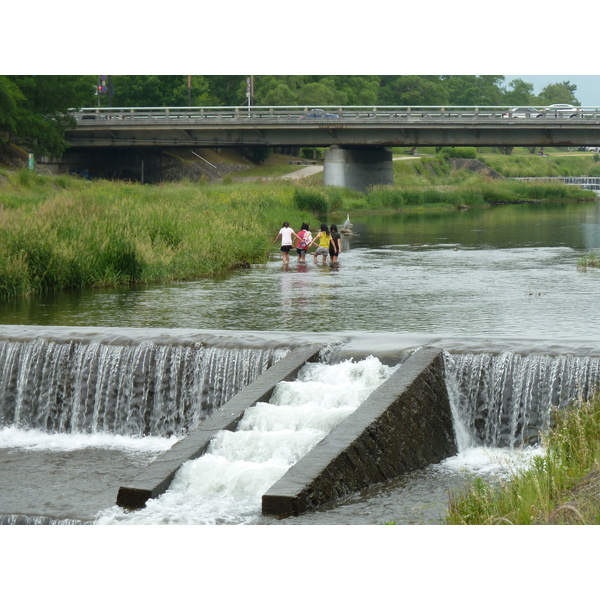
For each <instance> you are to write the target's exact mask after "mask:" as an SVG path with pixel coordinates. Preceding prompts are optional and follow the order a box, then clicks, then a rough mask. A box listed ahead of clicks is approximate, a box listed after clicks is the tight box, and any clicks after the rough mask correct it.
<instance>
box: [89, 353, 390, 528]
mask: <svg viewBox="0 0 600 600" xmlns="http://www.w3.org/2000/svg"><path fill="white" fill-rule="evenodd" d="M396 368H397V367H387V366H385V365H383V364H381V362H380V361H379V360H378V359H376V358H374V357H369V358H367V359H365V360H362V361H360V362H357V363H355V362H353V361H351V360H348V361H345V362H342V363H338V364H334V365H328V364H323V363H311V364H307V365H305V366H304V367H303V368H302V369H301V371H300V372H299V374H298V378H297V380H296V381H293V382H281V383H279V384H278V385H277V387H276V390H275V392H274V394H273V397H272V398H271V401H270V402H269V403H265V402H260V403H258V404H257V405H256V406H254V407H252V408H250V409H248V410H246V412H245V414H244V417H243V418H242V420H241V421H240V423H239V425H238V428H237V430H236V431H235V432H230V431H221V432H220V433H219V434H218V435H217V436H216V437H215V438H214V440H213V441H212V442H211V444H210V446H209V448H208V451H207V453H206V454H204V455H203V456H202V457H200V458H198V459H196V460H194V461H189V462H187V463H185V464H184V465H183V466H182V468H181V469H180V470H179V471H178V473H177V475H176V477H175V479H174V481H173V483H172V484H171V487H170V489H169V490H168V491H167V492H166V493H165V494H163V495H162V496H160V497H159V498H157V499H156V500H150V501H148V503H147V505H146V508H145V509H143V510H140V511H137V512H134V513H128V512H125V511H123V510H122V509H120V508H118V507H115V508H113V509H110V510H108V511H105V512H104V513H103V514H101V515H100V516H99V518H98V520H97V522H98V523H100V524H118V523H125V524H227V523H230V524H233V523H249V522H252V521H253V520H255V519H256V518H257V517H259V516H260V504H261V497H262V495H263V494H264V493H265V492H266V491H267V490H268V488H269V487H270V486H271V485H272V484H273V483H275V481H277V480H278V479H280V478H281V477H282V475H283V474H284V473H285V472H286V471H287V470H288V469H289V468H290V467H291V466H292V465H293V464H294V463H296V462H297V461H298V460H299V459H300V458H301V457H302V456H304V455H305V454H306V453H307V452H308V451H309V450H310V449H311V448H312V447H313V446H315V445H316V444H317V443H318V442H319V441H320V440H321V439H323V438H324V437H325V436H326V435H327V434H328V433H329V432H330V431H331V430H333V428H334V427H336V426H337V425H338V424H339V423H340V422H341V421H342V420H343V419H344V418H345V417H346V416H348V415H349V414H350V413H351V412H352V411H354V410H355V409H356V408H357V407H358V406H359V405H360V404H361V403H362V402H363V401H364V400H366V398H367V397H368V396H369V394H370V393H371V392H372V391H374V390H375V389H376V388H377V387H378V386H379V385H381V384H382V383H383V382H384V381H385V380H386V379H387V378H388V377H389V376H390V375H391V374H392V373H393V372H394V371H395V370H396Z"/></svg>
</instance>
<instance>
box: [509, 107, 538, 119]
mask: <svg viewBox="0 0 600 600" xmlns="http://www.w3.org/2000/svg"><path fill="white" fill-rule="evenodd" d="M541 114H542V113H541V111H540V110H538V109H537V108H533V106H515V107H514V108H509V109H508V112H507V113H503V114H502V118H503V119H535V118H537V117H539V116H540V115H541Z"/></svg>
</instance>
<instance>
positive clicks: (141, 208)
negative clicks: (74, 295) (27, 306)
mask: <svg viewBox="0 0 600 600" xmlns="http://www.w3.org/2000/svg"><path fill="white" fill-rule="evenodd" d="M28 177H29V176H28V175H27V176H25V177H24V178H23V180H22V181H25V185H19V182H18V181H17V182H16V183H14V182H11V184H10V185H9V186H3V187H2V188H0V203H1V204H2V205H3V206H4V208H3V209H2V210H1V211H0V235H1V236H2V240H3V243H2V244H1V245H0V298H8V297H11V296H15V295H23V294H30V293H36V292H41V291H45V290H57V289H63V288H74V287H104V286H117V285H125V284H129V283H132V282H138V283H144V282H162V281H171V280H183V279H192V278H199V277H204V276H207V275H214V274H218V273H222V272H224V271H227V270H229V269H232V268H235V267H240V266H246V265H249V264H252V263H259V262H264V261H266V259H267V257H268V254H269V252H271V251H272V250H273V246H272V239H273V237H274V235H275V232H276V231H278V230H279V228H280V227H281V223H282V222H283V221H284V220H287V221H290V222H294V223H295V222H297V227H299V226H300V223H301V222H302V221H306V220H309V218H310V216H311V215H310V213H309V212H307V211H304V210H299V209H298V208H297V207H296V206H295V204H294V202H293V190H294V188H293V187H292V186H289V185H270V186H259V185H255V186H253V185H220V186H198V185H195V184H189V183H188V184H168V185H159V186H154V187H150V186H143V185H136V184H123V183H112V182H107V181H97V182H84V184H81V183H80V182H78V181H74V182H73V183H71V182H70V181H68V179H69V178H66V179H65V178H63V179H61V180H60V181H61V184H60V185H57V184H55V182H54V181H52V179H51V178H43V177H41V178H39V179H40V181H39V182H37V181H36V182H34V183H31V182H30V181H29V179H28ZM34 185H36V186H39V188H40V189H41V190H42V191H43V192H44V193H43V194H42V195H41V197H35V199H34V197H33V196H31V195H30V191H31V187H32V186H34ZM5 188H7V189H5ZM7 198H8V205H7V203H6V199H7ZM313 220H314V217H313Z"/></svg>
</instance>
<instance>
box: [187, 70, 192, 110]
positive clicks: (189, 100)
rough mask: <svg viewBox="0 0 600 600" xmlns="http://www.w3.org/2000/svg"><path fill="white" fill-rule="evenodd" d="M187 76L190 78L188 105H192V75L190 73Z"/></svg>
mask: <svg viewBox="0 0 600 600" xmlns="http://www.w3.org/2000/svg"><path fill="white" fill-rule="evenodd" d="M187 78H188V81H187V92H188V106H191V105H192V76H191V75H188V76H187Z"/></svg>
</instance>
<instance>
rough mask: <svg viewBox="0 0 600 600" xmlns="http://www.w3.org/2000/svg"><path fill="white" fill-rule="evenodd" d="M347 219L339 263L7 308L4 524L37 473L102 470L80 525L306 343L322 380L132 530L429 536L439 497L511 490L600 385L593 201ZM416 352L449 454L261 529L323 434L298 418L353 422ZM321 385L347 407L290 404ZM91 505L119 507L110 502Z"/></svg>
mask: <svg viewBox="0 0 600 600" xmlns="http://www.w3.org/2000/svg"><path fill="white" fill-rule="evenodd" d="M351 220H352V221H353V222H354V225H353V230H352V231H353V235H351V236H345V237H344V240H343V243H344V247H343V252H342V255H341V257H340V262H339V265H335V266H334V265H329V264H327V265H322V264H315V263H314V262H313V261H312V259H311V258H309V259H308V262H307V263H306V265H302V264H299V263H297V262H296V261H295V258H294V259H293V260H292V263H291V264H290V267H289V269H284V268H283V267H282V265H281V261H280V260H279V257H278V253H277V251H276V248H274V253H273V256H272V259H271V260H270V261H269V262H268V263H267V264H266V265H259V266H254V267H252V268H250V269H247V270H243V271H239V272H236V273H232V274H230V275H227V276H224V277H220V278H215V279H210V280H203V281H198V282H185V283H181V284H173V285H168V286H148V287H143V288H136V289H131V290H129V289H128V290H108V291H81V292H74V293H61V294H55V295H49V296H45V297H43V298H32V299H18V300H14V301H11V302H8V303H5V304H3V305H2V306H1V307H0V323H2V326H1V327H0V377H1V378H2V380H1V381H0V384H1V389H2V394H3V395H2V396H1V397H0V414H1V415H2V416H1V418H2V422H1V425H2V427H3V429H1V430H0V458H1V459H2V460H0V464H3V465H5V466H2V467H0V469H2V471H1V472H0V475H1V476H2V478H3V481H8V482H9V485H8V487H9V488H10V489H14V490H15V492H14V494H12V495H11V494H10V493H8V496H7V497H5V498H4V499H3V500H2V503H1V506H0V513H2V514H4V515H8V516H5V517H4V521H5V522H14V519H15V518H16V517H14V515H19V514H21V513H20V512H19V506H20V505H22V504H27V505H28V506H30V507H31V504H32V502H33V501H32V500H31V494H30V493H29V492H25V491H22V490H21V491H19V490H20V489H21V488H19V486H23V485H25V486H26V485H29V486H30V489H31V488H32V486H33V483H31V477H29V478H28V475H31V473H33V472H35V473H36V476H37V477H40V478H41V482H40V483H39V486H40V490H43V489H44V486H45V485H46V486H47V484H48V481H50V480H51V481H52V482H53V483H54V484H55V483H56V480H57V478H60V477H61V473H62V472H63V470H64V469H63V467H64V465H66V464H69V465H70V467H69V468H80V469H81V472H82V473H83V472H84V471H85V469H94V470H95V472H98V473H101V475H98V477H97V479H98V483H97V487H96V488H95V489H94V490H92V492H93V493H92V492H90V496H89V501H86V499H85V498H86V497H85V493H86V490H80V491H79V493H80V504H81V510H80V511H79V513H78V514H67V515H63V518H64V519H68V518H77V517H78V516H79V517H80V518H81V519H82V520H89V519H90V518H92V517H93V514H94V512H95V508H94V507H95V506H97V504H98V503H100V504H101V505H102V506H103V507H104V508H106V507H107V506H108V507H110V506H111V505H112V502H111V500H110V498H111V497H113V496H110V494H113V492H114V490H113V489H112V488H110V485H113V486H114V485H115V478H118V477H121V478H122V477H129V476H131V474H132V473H135V472H136V469H138V468H140V467H141V466H143V465H144V464H147V463H148V462H149V461H150V460H152V459H153V458H154V457H155V456H156V455H157V454H158V453H159V452H161V451H163V450H164V449H165V448H166V447H168V446H170V445H171V444H172V443H173V442H174V441H175V440H176V439H178V437H180V436H181V435H183V434H184V433H185V431H186V430H187V428H189V427H190V426H193V425H194V424H195V423H197V422H198V420H199V419H201V418H203V416H204V415H205V414H207V411H210V410H212V408H214V407H216V406H218V405H220V404H221V403H222V402H223V401H224V400H225V399H227V398H229V397H231V395H232V394H233V393H235V391H236V390H237V389H239V387H240V386H242V387H243V385H245V384H246V383H247V382H248V381H250V380H252V379H253V378H254V377H256V376H257V374H258V373H260V372H261V371H262V370H264V369H265V368H268V366H269V364H271V363H272V361H274V360H277V359H278V357H281V356H283V354H285V352H286V351H287V350H288V349H289V348H290V347H292V346H295V345H299V344H303V343H307V342H319V343H324V344H330V351H329V353H328V354H327V356H326V357H324V359H325V360H326V361H329V362H330V363H331V364H329V365H326V364H323V365H320V366H319V368H320V369H321V368H322V369H324V371H323V373H324V374H323V373H314V372H312V371H311V372H310V373H311V374H310V377H312V378H313V379H312V380H310V379H309V380H307V381H304V380H302V381H299V382H298V383H297V384H294V385H290V386H287V385H286V386H284V387H286V388H288V390H287V391H286V392H285V393H283V392H281V391H280V392H278V394H282V395H283V396H285V397H286V399H285V400H284V401H282V400H281V398H280V396H279V395H278V396H277V397H276V399H275V401H274V403H273V406H267V407H261V410H264V411H265V412H267V413H269V415H268V417H269V418H273V419H274V422H275V423H277V427H276V426H275V425H271V424H269V425H266V423H267V416H266V415H257V414H256V413H258V412H260V411H252V412H250V413H249V414H248V415H247V416H246V417H245V418H244V421H243V423H242V428H241V430H239V431H236V432H234V433H227V434H223V435H222V436H219V437H218V438H217V440H215V442H214V444H213V446H212V448H211V451H210V454H209V455H207V456H206V457H203V458H202V459H199V460H198V461H194V462H192V463H189V464H188V465H186V467H185V468H184V469H182V470H181V471H180V473H179V474H178V476H177V478H176V481H175V482H174V483H173V486H172V489H171V490H170V491H169V492H168V493H167V494H165V495H164V497H163V498H159V499H158V500H156V501H153V503H152V504H151V505H150V506H149V507H148V509H146V510H145V511H141V512H140V513H139V514H138V515H136V516H135V517H134V518H132V521H133V522H135V521H136V520H138V521H139V522H155V523H164V522H168V523H185V522H190V523H255V524H304V523H315V524H338V523H340V524H344V523H347V524H365V523H373V524H378V523H382V522H387V521H392V520H393V521H396V522H400V523H439V522H441V521H443V517H444V512H445V507H446V504H447V501H448V491H449V490H452V489H457V488H460V486H462V485H463V483H464V480H465V477H468V473H478V474H487V476H494V477H497V476H503V474H506V473H508V472H510V471H511V469H513V468H514V464H513V463H514V462H515V461H520V460H522V459H523V458H525V459H526V458H527V456H528V455H529V454H531V453H535V452H537V451H538V450H537V449H536V447H535V446H534V447H531V448H529V449H528V450H526V451H525V452H517V451H515V448H517V447H519V446H520V444H521V443H523V442H525V443H532V442H535V441H536V440H537V439H538V437H539V432H540V431H542V430H543V429H544V428H545V427H547V424H548V420H549V414H550V407H551V406H552V405H556V406H561V405H564V404H565V403H566V402H568V401H569V400H571V399H572V398H573V397H574V396H577V395H587V394H589V393H591V391H593V390H594V389H595V387H596V386H597V384H598V380H599V379H600V375H599V362H600V358H599V357H600V335H599V334H600V330H599V329H600V319H598V310H597V304H596V298H597V297H598V293H599V292H600V273H599V272H598V271H597V270H594V269H589V270H587V271H580V270H577V268H576V264H577V259H578V258H579V257H580V256H581V255H583V254H586V253H587V252H589V251H590V250H597V249H598V248H600V209H599V205H598V203H592V204H576V205H568V206H558V205H553V206H543V205H519V206H502V207H492V208H488V209H478V210H469V211H449V212H447V213H444V214H417V215H415V214H413V215H385V216H371V217H364V218H362V217H361V218H360V219H359V218H352V219H351ZM311 225H312V226H313V229H316V227H315V225H316V224H311ZM423 345H436V346H438V347H442V348H444V349H445V350H446V355H445V358H446V360H445V362H446V368H447V382H448V387H449V391H450V393H451V399H452V403H453V411H454V416H455V429H456V432H457V436H458V439H459V450H460V452H459V454H458V455H457V456H455V457H452V458H450V459H448V460H446V461H444V462H443V463H442V464H440V465H434V466H431V467H429V468H427V469H424V470H423V471H419V472H416V473H412V474H409V475H408V476H405V477H402V478H400V479H399V480H397V481H393V482H388V483H387V484H385V485H381V486H375V487H373V488H372V489H369V490H365V491H363V492H361V493H359V494H355V495H353V496H352V497H350V498H345V499H343V500H340V501H338V502H336V503H333V504H332V505H330V506H327V507H324V508H323V509H321V510H317V511H314V512H311V513H307V514H306V515H302V516H300V517H294V518H289V519H283V520H277V519H272V518H266V517H262V516H261V515H260V510H259V509H257V506H256V498H257V497H258V496H259V495H260V493H261V492H260V490H261V489H263V488H264V486H265V485H267V483H268V482H270V481H271V480H272V478H273V477H277V476H278V474H279V473H280V472H281V470H282V469H284V468H287V467H286V465H289V464H291V463H292V462H293V461H294V460H297V457H298V456H300V455H301V453H302V452H304V451H305V450H306V449H307V448H309V447H310V446H311V444H314V443H316V442H315V440H318V439H320V438H319V436H322V435H325V434H324V433H323V432H324V431H327V427H328V426H329V425H324V424H323V423H320V424H319V427H321V426H322V427H324V428H321V429H319V428H318V427H316V426H315V424H314V423H309V424H308V425H300V424H299V414H300V413H304V412H308V413H310V415H312V416H313V417H314V418H315V419H320V416H321V415H322V413H323V412H327V411H328V410H330V408H329V404H328V403H331V402H333V403H334V404H336V403H338V402H341V400H343V401H344V402H345V401H349V402H350V405H349V406H355V405H356V403H357V402H360V400H356V398H355V393H356V394H358V392H356V391H355V390H354V388H353V387H352V385H358V387H359V388H360V389H361V390H366V389H369V385H368V381H370V375H369V373H370V371H371V370H372V369H374V370H375V371H376V372H380V371H381V370H385V369H387V368H388V366H387V365H390V366H392V365H394V366H395V365H397V364H398V363H401V362H402V360H404V359H405V358H406V356H408V355H409V354H410V353H411V352H412V351H414V350H415V349H416V348H418V347H420V346H423ZM370 355H374V356H376V357H377V359H372V358H368V357H369V356H370ZM351 359H354V360H351ZM373 360H377V364H376V366H375V367H374V364H373ZM211 365H212V366H211ZM329 368H332V369H334V368H335V369H338V371H336V372H335V375H332V374H331V373H329V374H327V369H329ZM400 368H401V366H400ZM211 369H212V370H211ZM344 370H350V371H352V370H354V372H357V371H358V372H359V373H360V376H359V377H358V380H357V381H353V382H347V381H346V379H345V374H344ZM303 377H304V375H303ZM321 377H324V378H325V379H324V380H323V379H320V378H321ZM331 381H335V384H334V385H333V388H335V389H336V390H337V392H338V393H339V398H340V400H332V398H330V397H329V396H328V395H327V394H325V396H326V397H321V396H320V393H319V394H311V392H305V391H297V390H296V389H295V386H300V387H306V388H307V389H312V388H313V387H316V388H318V389H319V390H320V391H323V389H326V388H328V385H329V384H330V383H331ZM165 382H168V384H165ZM289 388H292V389H294V390H295V392H294V398H293V399H291V398H290V397H289V396H287V393H288V392H289ZM92 391H93V392H92ZM296 392H297V393H296ZM361 393H362V392H361ZM307 396H308V397H310V399H311V401H314V402H315V404H307ZM296 403H297V404H296ZM307 406H310V410H308V411H307V409H306V407H307ZM337 408H339V409H340V410H342V413H339V414H346V413H345V412H344V411H346V410H349V407H344V408H342V407H341V405H340V406H339V407H337V406H336V409H337ZM165 411H167V414H168V415H169V418H167V419H163V418H162V416H163V415H164V414H165ZM271 413H273V414H271ZM282 415H285V416H282ZM336 418H337V417H336ZM288 419H289V421H288ZM323 420H325V419H323ZM335 422H336V421H335V418H333V420H332V421H331V423H335ZM259 423H260V424H259ZM306 429H308V430H310V434H308V433H307V432H306ZM317 431H318V433H317ZM291 432H293V434H292V433H291ZM265 434H266V435H265ZM288 435H289V436H290V437H291V438H293V439H294V442H293V444H292V443H291V442H288V440H287V437H288ZM142 436H143V437H142ZM283 438H286V441H285V443H284V442H283V441H281V440H282V439H283ZM273 440H276V441H273ZM296 444H297V446H296ZM284 448H285V450H284ZM272 450H274V451H275V454H274V455H271V454H269V452H271V451H272ZM250 451H256V453H257V454H256V455H254V456H249V455H247V454H246V452H250ZM36 457H37V458H36ZM24 465H29V466H28V467H27V468H29V469H30V472H29V473H28V472H27V468H25V467H24ZM240 465H243V467H244V468H240ZM257 465H261V466H260V467H257ZM50 468H51V469H52V475H51V476H50V475H47V477H46V478H45V477H44V475H43V473H44V472H46V471H47V470H48V469H50ZM217 471H219V472H226V473H227V476H226V478H225V479H226V481H225V482H223V481H219V482H217V481H214V480H213V477H212V474H214V473H215V472H217ZM48 472H50V471H48ZM249 472H254V473H255V474H256V475H257V478H256V479H253V480H252V481H250V480H249V477H250V476H249V474H248V473H249ZM20 477H22V479H20ZM24 482H25V483H24ZM109 482H110V485H109ZM120 482H121V481H120ZM120 482H119V483H120ZM117 486H118V483H117ZM101 488H102V489H108V490H109V492H110V494H109V495H108V496H106V497H102V493H103V492H102V489H101ZM223 488H226V489H229V491H227V492H225V491H224V489H223ZM224 493H226V496H223V495H222V494H224ZM5 494H6V492H5ZM107 494H108V492H107ZM26 498H27V500H26ZM199 498H204V500H203V501H202V502H198V499H199ZM240 498H241V500H240ZM86 502H87V504H86ZM33 504H34V505H35V506H33V507H31V510H30V514H32V515H40V517H39V518H40V519H47V518H48V515H55V514H56V509H55V508H54V507H53V506H45V505H44V503H43V502H42V501H41V500H40V501H39V502H38V503H37V504H36V503H35V502H33ZM72 512H73V511H72ZM98 514H99V515H100V516H99V517H98V518H99V519H100V521H101V522H103V523H104V522H127V521H126V519H125V518H124V516H123V515H122V514H121V512H120V511H119V510H117V509H116V508H112V509H108V510H102V511H98ZM11 519H12V521H11ZM33 522H35V520H34V521H33Z"/></svg>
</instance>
